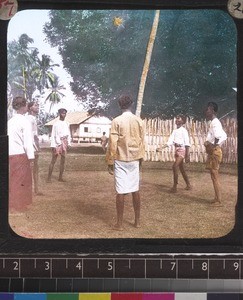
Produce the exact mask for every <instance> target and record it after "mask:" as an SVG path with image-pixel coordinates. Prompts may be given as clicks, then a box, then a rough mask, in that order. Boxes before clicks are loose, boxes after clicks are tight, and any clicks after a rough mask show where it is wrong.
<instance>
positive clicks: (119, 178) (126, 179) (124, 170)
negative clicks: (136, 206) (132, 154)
mask: <svg viewBox="0 0 243 300" xmlns="http://www.w3.org/2000/svg"><path fill="white" fill-rule="evenodd" d="M114 175H115V187H116V192H117V193H118V194H128V193H133V192H137V191H138V190H139V160H135V161H128V162H127V161H120V160H115V164H114Z"/></svg>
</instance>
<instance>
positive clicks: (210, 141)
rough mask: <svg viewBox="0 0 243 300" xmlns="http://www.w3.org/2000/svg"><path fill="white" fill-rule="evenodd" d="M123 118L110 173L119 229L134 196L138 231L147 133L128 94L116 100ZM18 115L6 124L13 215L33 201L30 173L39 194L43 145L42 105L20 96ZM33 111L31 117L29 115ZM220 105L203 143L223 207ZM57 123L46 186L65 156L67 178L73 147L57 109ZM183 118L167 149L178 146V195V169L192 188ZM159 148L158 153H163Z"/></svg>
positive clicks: (209, 113) (116, 123) (210, 112)
mask: <svg viewBox="0 0 243 300" xmlns="http://www.w3.org/2000/svg"><path fill="white" fill-rule="evenodd" d="M118 104H119V107H120V109H121V111H122V114H121V115H120V116H118V117H116V118H114V119H113V121H112V123H111V131H110V137H109V143H108V146H107V150H106V161H107V164H108V172H109V173H110V174H111V175H114V179H115V189H116V193H117V195H116V211H117V222H116V224H115V225H114V229H115V230H122V229H123V212H124V200H125V195H126V194H129V193H131V194H132V201H133V208H134V214H135V221H134V226H135V227H136V228H138V227H140V207H141V200H140V194H139V168H140V166H141V163H142V160H143V157H144V154H145V141H144V138H145V133H144V127H143V121H142V120H141V119H140V118H139V117H137V116H136V115H134V114H133V113H132V106H133V100H132V99H131V98H130V97H129V96H121V97H120V98H119V100H118ZM13 108H14V110H15V111H16V114H15V115H14V116H13V118H12V119H10V120H9V121H8V135H9V170H10V171H9V172H10V176H9V180H10V184H9V207H10V211H11V210H12V211H14V210H17V211H21V210H25V209H26V207H27V206H28V205H29V204H30V203H31V202H32V183H31V182H32V181H31V180H32V175H31V169H32V171H33V179H34V191H35V193H36V194H39V191H38V152H39V150H40V148H39V142H38V135H37V125H36V115H37V114H38V111H39V106H38V104H37V103H35V102H31V103H27V101H26V99H24V98H22V97H16V98H15V99H14V100H13ZM27 111H29V113H28V115H27V117H26V116H25V115H26V113H27ZM217 111H218V106H217V104H216V103H214V102H209V103H208V105H207V107H206V110H205V116H206V118H207V120H209V121H210V125H209V130H208V134H207V138H206V141H205V144H204V145H205V147H206V153H207V162H206V168H207V169H209V170H210V174H211V179H212V182H213V187H214V191H215V198H214V200H213V201H212V204H213V205H215V206H221V201H222V196H221V189H220V184H219V165H220V163H221V161H222V150H221V145H222V144H223V142H224V141H225V140H226V138H227V136H226V133H225V131H224V130H223V128H222V124H221V122H220V121H219V119H218V118H217V116H216V114H217ZM58 113H59V120H58V121H57V122H56V123H55V124H54V125H53V128H52V135H51V148H52V160H51V163H50V165H49V172H48V178H47V182H51V176H52V171H53V168H54V165H55V162H56V160H57V157H58V155H60V156H61V163H60V173H59V178H58V180H59V181H64V180H63V172H64V165H65V154H66V152H67V148H68V146H70V145H71V135H70V129H69V125H68V123H67V122H65V117H66V114H67V110H66V109H64V108H62V109H59V111H58ZM184 123H185V117H184V116H183V115H178V116H177V117H176V126H177V128H176V129H174V130H173V132H172V134H171V136H170V137H169V139H168V142H167V144H166V145H163V146H162V148H164V147H169V146H172V145H173V146H174V147H175V162H174V164H173V175H174V180H173V182H174V183H173V187H172V189H171V192H173V193H176V192H177V185H178V173H179V170H180V172H181V174H182V176H183V179H184V180H185V182H186V190H191V189H192V186H191V184H190V181H189V178H188V176H187V174H186V171H185V169H184V160H185V162H189V160H190V159H189V147H190V142H189V135H188V131H187V130H186V128H185V127H184V126H183V125H184ZM160 150H161V147H160V148H158V149H157V151H160Z"/></svg>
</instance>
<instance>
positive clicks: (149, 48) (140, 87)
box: [136, 10, 160, 117]
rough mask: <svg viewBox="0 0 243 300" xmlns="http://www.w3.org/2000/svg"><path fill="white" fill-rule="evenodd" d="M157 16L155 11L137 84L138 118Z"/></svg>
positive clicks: (155, 30)
mask: <svg viewBox="0 0 243 300" xmlns="http://www.w3.org/2000/svg"><path fill="white" fill-rule="evenodd" d="M159 15H160V11H159V10H156V12H155V16H154V22H153V26H152V29H151V32H150V36H149V41H148V46H147V51H146V56H145V61H144V65H143V72H142V76H141V79H140V84H139V90H138V98H137V109H136V115H137V116H139V117H140V114H141V109H142V103H143V95H144V89H145V84H146V79H147V75H148V70H149V65H150V60H151V56H152V51H153V47H154V40H155V37H156V32H157V29H158V25H159Z"/></svg>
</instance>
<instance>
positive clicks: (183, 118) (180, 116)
mask: <svg viewBox="0 0 243 300" xmlns="http://www.w3.org/2000/svg"><path fill="white" fill-rule="evenodd" d="M176 117H179V118H181V119H182V122H183V124H185V123H186V116H185V115H183V114H179V115H177V116H176Z"/></svg>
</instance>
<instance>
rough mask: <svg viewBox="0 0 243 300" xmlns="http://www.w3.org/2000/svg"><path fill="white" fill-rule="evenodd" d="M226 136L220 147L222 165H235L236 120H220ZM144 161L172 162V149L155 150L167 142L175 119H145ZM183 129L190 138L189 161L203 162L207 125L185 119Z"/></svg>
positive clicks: (205, 122) (204, 159)
mask: <svg viewBox="0 0 243 300" xmlns="http://www.w3.org/2000/svg"><path fill="white" fill-rule="evenodd" d="M220 121H221V123H222V126H223V129H224V130H225V132H226V134H227V140H226V141H225V142H224V144H223V145H222V152H223V163H230V164H236V163H237V120H236V119H233V118H224V119H221V120H220ZM144 126H145V161H163V162H166V161H173V160H174V147H167V148H164V149H162V151H161V152H156V149H157V148H158V147H160V146H162V145H164V144H166V142H167V141H168V138H169V136H170V134H171V132H172V130H173V129H175V128H176V125H175V119H171V120H161V119H159V118H155V119H145V120H144ZM184 126H185V128H186V129H187V130H188V133H189V138H190V144H191V147H190V161H191V162H202V163H203V162H205V161H206V157H207V154H206V152H205V147H204V142H205V140H206V136H207V132H208V126H209V123H208V122H207V121H195V120H193V119H190V118H187V121H186V123H185V125H184Z"/></svg>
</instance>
